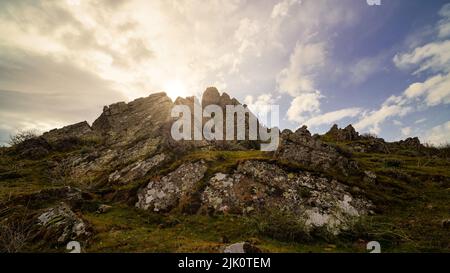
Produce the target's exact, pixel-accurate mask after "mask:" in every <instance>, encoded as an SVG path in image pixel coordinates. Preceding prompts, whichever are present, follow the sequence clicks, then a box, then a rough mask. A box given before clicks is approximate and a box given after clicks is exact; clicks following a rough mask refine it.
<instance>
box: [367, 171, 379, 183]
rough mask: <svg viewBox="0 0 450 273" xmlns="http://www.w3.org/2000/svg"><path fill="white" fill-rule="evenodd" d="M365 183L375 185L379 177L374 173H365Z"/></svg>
mask: <svg viewBox="0 0 450 273" xmlns="http://www.w3.org/2000/svg"><path fill="white" fill-rule="evenodd" d="M364 174H365V176H364V181H366V182H370V183H373V182H375V181H376V180H377V175H376V174H375V173H374V172H372V171H364Z"/></svg>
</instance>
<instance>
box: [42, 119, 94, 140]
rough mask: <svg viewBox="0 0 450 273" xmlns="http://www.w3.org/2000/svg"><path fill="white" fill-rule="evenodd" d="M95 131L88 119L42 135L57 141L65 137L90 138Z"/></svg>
mask: <svg viewBox="0 0 450 273" xmlns="http://www.w3.org/2000/svg"><path fill="white" fill-rule="evenodd" d="M94 135H95V133H94V131H93V130H92V128H91V126H89V124H88V123H87V121H82V122H79V123H75V124H72V125H68V126H64V127H62V128H60V129H53V130H50V131H48V132H46V133H44V134H43V135H42V137H43V138H45V139H46V140H47V141H52V142H53V141H57V140H61V139H65V138H80V139H83V138H88V137H92V136H94Z"/></svg>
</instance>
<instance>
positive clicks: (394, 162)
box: [384, 159, 403, 168]
mask: <svg viewBox="0 0 450 273" xmlns="http://www.w3.org/2000/svg"><path fill="white" fill-rule="evenodd" d="M402 165H403V162H402V161H401V160H398V159H387V160H385V161H384V166H385V167H386V168H400V167H401V166H402Z"/></svg>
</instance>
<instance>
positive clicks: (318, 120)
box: [305, 108, 362, 126]
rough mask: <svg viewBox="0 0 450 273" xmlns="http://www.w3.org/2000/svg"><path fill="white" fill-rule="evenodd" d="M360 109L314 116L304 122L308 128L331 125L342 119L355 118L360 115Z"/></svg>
mask: <svg viewBox="0 0 450 273" xmlns="http://www.w3.org/2000/svg"><path fill="white" fill-rule="evenodd" d="M361 111H362V110H361V108H346V109H341V110H337V111H333V112H328V113H325V114H321V115H318V116H314V117H312V118H310V119H309V120H307V121H306V122H305V124H306V125H308V126H318V125H323V124H332V123H335V122H336V121H339V120H341V119H344V118H349V117H356V116H357V115H358V114H360V113H361Z"/></svg>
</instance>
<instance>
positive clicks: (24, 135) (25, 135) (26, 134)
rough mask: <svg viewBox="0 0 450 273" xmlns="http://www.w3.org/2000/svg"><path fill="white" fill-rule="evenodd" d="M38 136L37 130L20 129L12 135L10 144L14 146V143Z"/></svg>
mask: <svg viewBox="0 0 450 273" xmlns="http://www.w3.org/2000/svg"><path fill="white" fill-rule="evenodd" d="M37 136H38V134H37V132H36V131H35V130H25V131H19V132H18V133H17V134H15V135H10V137H9V142H8V144H9V145H11V146H14V145H17V144H19V143H22V142H24V141H25V140H29V139H32V138H35V137H37Z"/></svg>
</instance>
